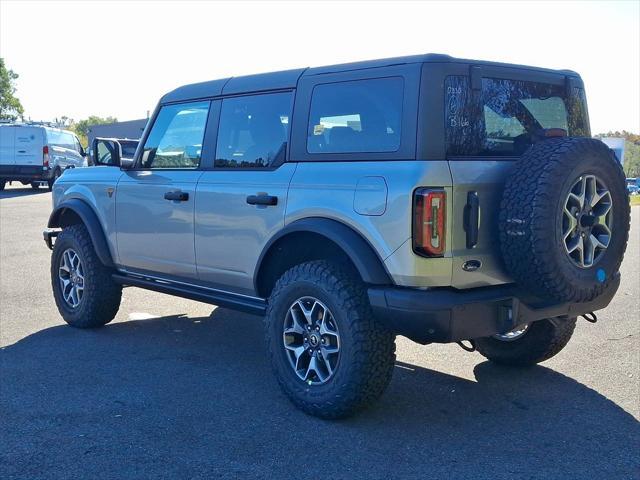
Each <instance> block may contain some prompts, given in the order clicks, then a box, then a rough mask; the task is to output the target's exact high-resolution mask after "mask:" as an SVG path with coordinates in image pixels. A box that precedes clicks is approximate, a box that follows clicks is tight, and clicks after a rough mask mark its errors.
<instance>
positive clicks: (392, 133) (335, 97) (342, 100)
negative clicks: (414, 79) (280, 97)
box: [307, 77, 404, 153]
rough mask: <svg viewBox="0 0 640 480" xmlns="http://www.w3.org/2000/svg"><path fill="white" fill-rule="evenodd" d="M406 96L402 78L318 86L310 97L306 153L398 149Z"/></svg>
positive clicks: (365, 151)
mask: <svg viewBox="0 0 640 480" xmlns="http://www.w3.org/2000/svg"><path fill="white" fill-rule="evenodd" d="M403 97H404V80H403V78H402V77H388V78H375V79H365V80H354V81H348V82H338V83H327V84H320V85H316V86H315V87H314V89H313V94H312V97H311V110H310V114H309V124H308V127H307V152H308V153H374V152H395V151H397V150H398V149H399V147H400V139H401V131H400V130H401V124H402V103H403Z"/></svg>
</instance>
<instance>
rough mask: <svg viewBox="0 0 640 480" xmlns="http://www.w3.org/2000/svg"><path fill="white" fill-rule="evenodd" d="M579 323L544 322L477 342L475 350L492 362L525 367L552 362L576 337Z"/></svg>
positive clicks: (567, 321) (564, 321) (523, 326)
mask: <svg viewBox="0 0 640 480" xmlns="http://www.w3.org/2000/svg"><path fill="white" fill-rule="evenodd" d="M575 328H576V319H575V317H574V318H569V319H557V318H554V319H545V320H540V321H537V322H533V323H531V324H527V325H521V326H519V327H517V328H515V329H514V330H512V331H510V332H507V333H504V334H499V335H494V336H492V337H486V338H479V339H477V340H475V345H476V350H478V352H480V353H481V354H482V355H483V356H484V357H486V358H487V359H489V360H491V361H492V362H495V363H499V364H502V365H511V366H520V367H525V366H529V365H534V364H536V363H540V362H544V361H545V360H549V359H550V358H551V357H553V356H554V355H556V354H558V353H559V352H560V350H562V349H563V348H564V347H565V346H566V345H567V343H569V340H570V339H571V336H572V335H573V331H574V329H575Z"/></svg>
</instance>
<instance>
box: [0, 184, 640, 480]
mask: <svg viewBox="0 0 640 480" xmlns="http://www.w3.org/2000/svg"><path fill="white" fill-rule="evenodd" d="M50 208H51V195H50V193H48V192H46V191H45V190H44V189H42V190H41V191H39V192H34V191H32V190H31V188H29V187H22V186H21V187H16V186H14V187H8V188H7V189H6V190H5V191H4V192H1V193H0V268H1V269H0V289H1V292H0V345H1V346H2V350H1V351H0V429H1V430H0V478H3V479H9V478H30V479H31V478H122V479H131V478H171V479H176V478H294V477H295V478H305V479H313V478H321V477H322V478H327V479H329V478H475V479H477V478H490V479H502V478H504V479H512V478H527V479H539V478H549V479H551V478H559V477H563V478H576V479H578V478H579V479H584V478H596V479H608V480H609V479H631V478H638V475H640V470H639V465H640V462H639V456H640V454H639V452H640V427H639V423H638V420H640V341H639V338H640V336H639V335H640V324H639V321H638V312H639V299H640V287H639V277H640V275H639V272H640V259H639V253H640V235H639V233H638V232H639V230H640V207H634V208H633V209H632V217H633V225H632V231H631V235H630V244H629V247H628V248H627V254H626V258H625V261H624V264H623V266H622V274H623V281H622V285H621V287H620V290H619V291H618V294H617V296H616V298H615V299H614V301H613V303H612V304H611V305H610V306H609V308H607V309H606V310H604V311H602V312H599V314H598V316H599V322H598V323H597V324H596V325H592V324H589V323H587V322H585V321H581V322H579V323H578V327H577V329H576V333H575V335H574V337H573V340H572V341H571V343H570V344H569V345H568V347H567V348H566V349H565V350H564V351H563V352H561V353H560V354H559V355H558V356H557V357H555V358H553V359H551V360H550V361H547V362H545V363H544V364H543V365H541V366H537V367H534V368H530V369H526V370H515V369H508V368H503V367H496V366H494V365H492V364H490V363H488V362H486V361H484V359H483V358H482V357H481V356H480V355H479V354H477V353H467V352H464V351H463V350H462V349H460V348H459V347H458V346H456V345H432V346H420V345H417V344H414V343H411V342H409V341H408V340H406V339H403V338H399V339H398V343H397V345H398V348H397V354H398V355H397V364H396V370H395V373H394V378H393V381H392V383H391V385H390V387H389V389H388V390H387V392H386V393H385V395H384V396H383V397H382V399H381V401H379V402H378V403H377V404H375V406H374V407H373V408H371V409H369V410H367V411H366V412H364V413H362V414H360V415H358V416H356V417H354V418H351V419H348V420H344V421H338V422H326V421H322V420H319V419H317V418H312V417H309V416H306V415H305V414H303V413H301V412H300V411H299V410H297V409H296V408H294V407H293V406H292V405H291V404H290V403H289V402H288V400H287V399H286V398H285V397H284V396H283V395H282V394H281V392H280V390H279V388H278V386H277V384H276V382H275V380H274V379H273V377H272V375H271V372H270V368H269V365H268V364H267V361H266V354H265V351H264V346H263V339H262V324H261V321H260V320H261V319H260V318H258V317H254V316H250V315H245V314H239V313H235V312H232V311H229V310H226V309H222V308H220V309H216V308H214V307H212V306H209V305H205V304H199V303H195V302H191V301H188V300H182V299H177V298H173V297H169V296H163V295H161V294H157V293H153V292H148V291H143V290H137V289H133V288H128V289H125V291H124V295H123V302H122V306H121V308H120V312H119V314H118V316H117V318H116V320H114V321H113V322H112V323H111V324H109V325H107V326H106V327H105V328H102V329H98V330H93V331H82V330H76V329H72V328H70V327H68V326H66V325H65V324H64V323H63V321H62V319H61V317H60V316H59V315H58V313H57V310H56V308H55V305H54V301H53V297H52V295H51V288H50V280H49V251H48V250H47V249H46V247H45V245H44V243H43V241H42V236H41V231H42V229H43V228H44V227H45V226H46V221H47V218H48V215H49V212H50Z"/></svg>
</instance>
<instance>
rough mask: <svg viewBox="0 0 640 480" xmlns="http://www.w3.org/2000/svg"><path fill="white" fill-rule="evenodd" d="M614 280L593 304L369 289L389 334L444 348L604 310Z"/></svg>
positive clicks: (499, 289) (501, 289)
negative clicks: (529, 325)
mask: <svg viewBox="0 0 640 480" xmlns="http://www.w3.org/2000/svg"><path fill="white" fill-rule="evenodd" d="M619 285H620V275H616V277H615V278H614V279H612V281H611V283H610V284H609V287H608V288H607V289H606V290H605V291H604V292H603V293H602V295H600V296H599V297H597V298H596V299H594V300H592V301H590V302H584V303H549V302H543V301H540V300H539V299H532V298H529V297H528V296H527V295H526V294H525V293H524V292H520V291H518V289H517V288H516V287H515V286H514V285H499V286H495V287H483V288H474V289H469V290H455V289H451V288H434V289H431V290H416V289H408V288H399V287H371V288H369V301H370V303H371V307H372V309H373V313H374V315H375V316H376V318H378V319H379V320H380V321H381V322H383V323H384V324H385V325H386V326H387V327H388V328H389V329H390V330H392V331H394V332H395V333H397V334H399V335H404V336H405V337H408V338H410V339H411V340H414V341H416V342H419V343H423V344H424V343H432V342H436V343H448V342H457V341H460V340H470V339H474V338H481V337H488V336H490V335H495V334H496V333H505V332H508V331H510V330H513V329H514V328H515V327H517V326H519V325H523V324H525V323H530V322H535V321H536V320H542V319H545V318H555V317H576V316H578V315H582V314H584V313H589V312H594V311H596V310H600V309H602V308H605V307H606V306H607V305H609V302H611V299H612V298H613V296H614V295H615V293H616V291H617V290H618V287H619Z"/></svg>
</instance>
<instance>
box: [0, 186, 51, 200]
mask: <svg viewBox="0 0 640 480" xmlns="http://www.w3.org/2000/svg"><path fill="white" fill-rule="evenodd" d="M40 193H49V190H48V189H47V188H44V187H40V188H38V189H35V188H31V185H25V186H22V187H17V188H16V187H9V185H7V186H6V187H5V189H4V190H0V200H1V199H3V198H15V197H26V196H30V195H38V194H40Z"/></svg>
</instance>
